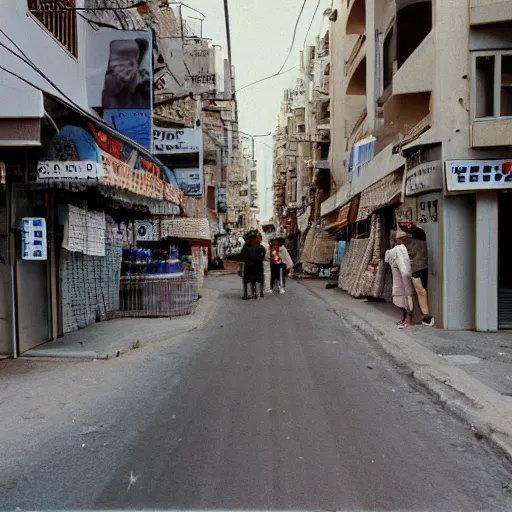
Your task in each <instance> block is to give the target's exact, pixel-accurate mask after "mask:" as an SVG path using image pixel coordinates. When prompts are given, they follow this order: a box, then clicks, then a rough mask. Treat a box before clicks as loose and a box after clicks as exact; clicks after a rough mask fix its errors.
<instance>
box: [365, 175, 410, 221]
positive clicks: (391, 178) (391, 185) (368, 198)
mask: <svg viewBox="0 0 512 512" xmlns="http://www.w3.org/2000/svg"><path fill="white" fill-rule="evenodd" d="M402 184H403V172H402V171H398V172H394V173H391V174H388V175H387V176H386V177H385V178H382V179H381V180H380V181H378V182H377V183H374V184H373V185H372V186H370V187H368V188H367V189H366V190H364V191H363V192H362V193H361V198H360V200H359V211H358V214H357V221H358V222H359V221H361V220H365V219H367V218H368V217H369V216H370V215H371V214H372V213H373V212H375V211H376V210H379V209H380V208H384V207H385V206H388V205H390V204H392V203H394V202H396V201H398V200H399V198H400V196H401V194H402Z"/></svg>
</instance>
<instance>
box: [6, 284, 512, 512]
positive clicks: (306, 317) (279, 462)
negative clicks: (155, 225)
mask: <svg viewBox="0 0 512 512" xmlns="http://www.w3.org/2000/svg"><path fill="white" fill-rule="evenodd" d="M207 283H208V286H210V287H215V288H216V289H218V290H221V292H222V293H221V296H220V298H219V303H218V306H217V310H216V313H215V315H214V317H213V318H212V320H211V321H210V323H209V325H208V326H207V327H206V329H204V330H202V331H195V332H192V333H190V334H188V335H185V336H182V337H181V338H180V339H179V340H178V341H174V342H172V343H163V344H159V345H157V346H154V347H151V348H147V349H146V348H142V349H140V350H139V351H137V352H136V353H133V354H130V355H127V356H123V357H121V358H119V359H117V360H115V361H105V362H96V363H88V365H84V364H82V365H81V366H80V369H81V373H83V372H86V373H87V372H90V374H88V375H89V376H94V375H95V374H94V372H96V373H99V374H101V375H103V378H104V381H105V382H109V379H110V382H112V389H110V390H109V392H108V393H106V394H105V393H103V394H99V395H98V396H97V397H96V398H95V400H94V403H93V402H90V401H87V400H86V399H85V398H84V405H83V407H81V409H80V410H79V412H78V413H77V415H76V417H75V418H74V419H73V423H72V424H71V423H69V424H67V423H65V422H63V424H61V425H56V426H55V431H54V432H53V433H52V434H51V437H50V438H45V441H44V442H41V443H39V444H38V443H37V442H35V443H34V442H32V443H31V444H30V447H29V448H27V450H26V451H25V452H24V453H22V454H18V455H17V457H16V458H14V457H13V458H12V459H9V457H8V456H7V458H5V457H4V464H3V465H1V463H0V468H1V470H2V474H1V475H0V508H2V509H6V510H13V509H15V508H16V507H20V508H21V509H23V510H26V509H36V508H37V509H39V510H44V509H78V508H82V509H83V508H86V509H143V508H146V509H148V508H149V509H151V508H153V509H202V510H204V509H225V510H227V509H272V510H289V509H294V510H299V509H300V510H477V509H478V510H510V509H512V494H509V493H508V491H507V490H504V488H503V487H504V486H507V485H508V484H509V483H510V481H511V479H510V476H511V475H510V472H509V471H508V469H507V468H506V467H505V465H504V464H503V463H502V462H501V461H500V460H499V459H498V458H497V457H496V456H495V455H494V454H492V453H491V452H490V451H489V450H488V449H487V448H486V447H485V446H484V445H483V444H482V443H480V442H478V441H477V440H476V439H475V438H474V437H473V435H472V433H471V431H470V429H467V428H465V427H464V426H463V425H461V424H459V422H458V421H456V420H455V419H453V418H452V417H450V416H449V415H448V414H447V413H445V412H444V411H442V410H440V409H439V408H438V407H437V406H436V405H434V404H432V403H431V402H430V400H429V399H428V398H426V397H425V396H424V395H423V394H422V393H421V392H420V391H418V390H416V389H414V387H411V383H410V382H408V381H407V380H406V378H405V377H403V376H401V375H400V374H399V373H398V371H397V370H396V369H395V368H394V367H392V366H391V365H390V364H389V363H388V362H386V360H385V359H384V358H383V356H381V354H379V353H378V351H376V349H375V348H373V347H372V345H371V344H370V342H369V341H367V340H366V339H365V338H364V337H363V336H362V335H361V334H360V333H358V332H357V331H354V330H353V329H352V328H350V327H347V326H346V325H345V324H344V323H343V322H342V321H340V318H339V317H337V316H335V315H334V314H333V313H331V312H329V311H328V310H327V309H326V307H325V305H324V304H323V303H322V302H321V301H320V300H319V299H317V298H316V297H314V296H313V295H311V294H310V293H309V292H308V291H307V290H306V289H305V288H303V287H302V286H300V285H299V284H296V283H290V286H289V288H288V292H287V294H286V295H284V296H272V297H268V298H265V299H263V300H261V299H259V300H257V301H248V302H244V301H242V300H240V292H241V286H240V280H239V278H238V277H236V276H230V277H223V278H210V279H209V280H208V281H207ZM52 368H53V370H52V371H55V372H58V368H57V367H55V366H54V367H52ZM88 368H90V370H88ZM90 378H92V377H90ZM94 378H99V377H94ZM91 392H92V391H91ZM84 425H86V427H85V429H84ZM87 425H89V426H90V427H87ZM78 427H80V428H78ZM87 428H89V430H90V432H89V431H88V430H87ZM80 429H81V430H80ZM0 438H1V433H0ZM6 460H7V461H9V460H10V461H11V464H9V465H8V466H6V465H5V461H6Z"/></svg>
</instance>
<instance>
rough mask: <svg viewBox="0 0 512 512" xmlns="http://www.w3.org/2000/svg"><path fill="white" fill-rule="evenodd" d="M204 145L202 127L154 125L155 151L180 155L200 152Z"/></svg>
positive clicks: (155, 152) (156, 152)
mask: <svg viewBox="0 0 512 512" xmlns="http://www.w3.org/2000/svg"><path fill="white" fill-rule="evenodd" d="M202 146H203V130H201V129H200V128H199V129H197V128H160V127H158V126H154V127H153V153H154V154H155V155H160V154H163V155H178V154H184V153H199V152H201V150H202Z"/></svg>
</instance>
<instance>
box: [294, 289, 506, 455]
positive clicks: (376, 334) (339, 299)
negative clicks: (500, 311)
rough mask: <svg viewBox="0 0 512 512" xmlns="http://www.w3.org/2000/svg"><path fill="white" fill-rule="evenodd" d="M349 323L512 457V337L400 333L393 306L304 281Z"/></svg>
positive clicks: (414, 329)
mask: <svg viewBox="0 0 512 512" xmlns="http://www.w3.org/2000/svg"><path fill="white" fill-rule="evenodd" d="M299 282H300V283H301V284H302V285H303V286H305V287H306V288H308V289H309V290H311V291H312V292H313V293H315V294H316V295H317V296H318V297H319V298H321V299H322V300H324V302H326V303H327V304H328V305H329V307H330V308H331V309H332V311H333V312H334V313H336V314H337V315H339V316H340V317H341V318H342V319H343V321H345V322H346V323H348V324H350V325H352V327H354V328H356V329H358V330H360V331H361V333H362V334H363V335H365V336H366V337H369V338H371V339H373V340H374V341H376V342H378V344H379V345H380V346H381V347H382V348H383V349H384V351H385V352H386V353H387V354H388V355H389V356H390V357H391V358H392V359H393V360H394V361H395V362H396V363H397V364H398V365H399V366H400V367H401V368H402V369H403V370H404V371H406V372H407V373H408V374H409V375H410V376H411V377H413V378H414V379H415V380H416V381H417V382H418V383H419V384H421V385H422V386H423V387H425V388H426V389H427V390H428V391H429V392H430V393H431V394H433V395H434V396H435V397H436V398H437V399H438V400H440V402H441V403H442V404H443V405H444V406H445V407H446V408H447V409H448V410H450V411H452V412H453V413H455V414H456V415H457V416H459V417H460V418H461V419H462V420H464V421H466V422H467V423H468V424H470V425H471V426H472V428H473V430H474V431H475V435H476V436H477V437H484V438H486V439H488V440H489V441H490V442H491V443H493V444H494V445H495V446H496V447H498V448H500V449H501V450H502V451H503V453H504V454H505V455H507V456H508V457H509V458H510V459H512V398H511V396H512V333H510V332H500V333H478V332H472V331H445V330H441V329H435V328H431V327H425V326H416V327H410V328H407V329H404V330H399V329H398V328H397V326H396V322H397V321H398V320H399V319H400V318H399V317H400V312H399V311H398V310H397V308H396V307H394V306H393V305H392V304H386V303H376V302H367V301H362V300H357V299H354V298H353V297H350V296H349V295H348V294H347V293H345V292H343V291H341V290H340V289H339V288H333V289H326V288H325V286H326V284H327V283H328V281H326V280H319V279H318V280H304V281H299Z"/></svg>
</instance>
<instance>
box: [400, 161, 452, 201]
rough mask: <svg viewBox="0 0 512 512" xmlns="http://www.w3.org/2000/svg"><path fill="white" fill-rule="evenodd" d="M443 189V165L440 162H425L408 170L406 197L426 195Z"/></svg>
mask: <svg viewBox="0 0 512 512" xmlns="http://www.w3.org/2000/svg"><path fill="white" fill-rule="evenodd" d="M442 188H443V176H442V165H441V161H440V160H436V161H434V162H423V163H421V164H419V165H416V166H415V167H413V168H412V169H408V170H407V178H406V183H405V195H407V196H413V195H416V194H425V193H427V192H433V191H435V190H441V189H442Z"/></svg>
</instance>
